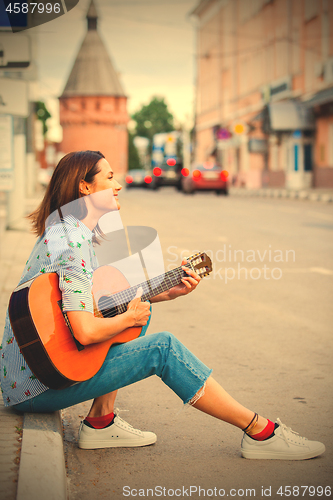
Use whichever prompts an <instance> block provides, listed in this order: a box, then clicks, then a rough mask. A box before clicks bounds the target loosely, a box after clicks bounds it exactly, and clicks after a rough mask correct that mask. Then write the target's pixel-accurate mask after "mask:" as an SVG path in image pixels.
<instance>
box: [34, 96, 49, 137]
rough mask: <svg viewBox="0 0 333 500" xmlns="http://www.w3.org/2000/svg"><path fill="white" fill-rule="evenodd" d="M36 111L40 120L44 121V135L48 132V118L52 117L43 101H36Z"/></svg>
mask: <svg viewBox="0 0 333 500" xmlns="http://www.w3.org/2000/svg"><path fill="white" fill-rule="evenodd" d="M35 113H36V115H37V118H38V120H40V121H41V122H42V123H43V135H45V134H46V132H47V125H46V120H48V119H49V118H51V115H50V113H49V111H48V109H47V108H46V106H45V103H44V102H42V101H37V102H35Z"/></svg>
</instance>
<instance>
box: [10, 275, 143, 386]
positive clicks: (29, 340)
mask: <svg viewBox="0 0 333 500" xmlns="http://www.w3.org/2000/svg"><path fill="white" fill-rule="evenodd" d="M129 287H130V285H129V283H128V282H127V280H126V278H125V277H124V275H123V274H122V273H121V272H120V271H118V270H117V269H115V268H113V267H111V266H103V267H101V268H98V269H97V270H96V271H95V272H94V280H93V296H94V299H95V302H96V303H98V300H99V299H100V297H102V296H105V295H110V294H114V293H117V292H119V291H122V290H125V289H126V288H129ZM61 299H62V296H61V292H60V290H59V279H58V275H57V273H46V274H42V275H40V276H38V278H36V279H34V280H31V281H29V282H26V283H24V284H22V285H20V286H19V287H17V289H16V290H15V291H14V292H13V294H12V296H11V299H10V303H9V316H10V321H11V324H12V328H13V332H14V335H15V338H16V340H17V343H18V345H19V347H20V349H21V352H22V354H23V356H24V357H25V359H26V361H27V363H28V365H29V367H30V369H31V371H32V372H33V373H34V374H35V375H36V377H37V378H38V379H39V380H40V381H41V382H42V383H43V384H45V385H46V386H47V387H50V388H51V389H64V388H66V387H69V386H71V385H73V384H74V383H76V382H82V381H84V380H88V379H89V378H91V377H93V376H94V375H95V374H96V373H97V372H98V370H99V369H100V368H101V366H102V364H103V362H104V360H105V357H106V355H107V353H108V351H109V349H110V347H111V345H112V344H115V343H123V342H128V341H130V340H133V339H135V338H137V337H138V336H139V335H140V333H141V330H142V328H141V327H133V328H128V329H127V330H124V331H123V332H121V333H119V334H118V335H115V336H114V337H113V338H112V339H110V340H108V341H105V342H100V343H97V344H90V345H88V346H84V347H83V348H82V350H79V349H78V346H77V343H76V342H75V340H74V338H73V336H72V333H71V331H70V329H69V327H68V326H67V324H66V321H65V318H64V315H63V313H62V310H61V306H60V304H61ZM95 315H98V316H102V315H101V313H100V311H99V310H96V311H95Z"/></svg>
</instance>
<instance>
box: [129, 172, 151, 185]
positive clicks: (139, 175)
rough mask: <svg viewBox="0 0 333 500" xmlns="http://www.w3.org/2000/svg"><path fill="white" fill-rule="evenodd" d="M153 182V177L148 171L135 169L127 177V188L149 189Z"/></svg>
mask: <svg viewBox="0 0 333 500" xmlns="http://www.w3.org/2000/svg"><path fill="white" fill-rule="evenodd" d="M151 181H152V177H151V175H149V172H147V170H144V169H143V168H142V169H139V168H137V169H133V170H129V171H128V174H127V175H126V177H125V182H126V187H127V188H132V187H148V186H149V184H150V183H151Z"/></svg>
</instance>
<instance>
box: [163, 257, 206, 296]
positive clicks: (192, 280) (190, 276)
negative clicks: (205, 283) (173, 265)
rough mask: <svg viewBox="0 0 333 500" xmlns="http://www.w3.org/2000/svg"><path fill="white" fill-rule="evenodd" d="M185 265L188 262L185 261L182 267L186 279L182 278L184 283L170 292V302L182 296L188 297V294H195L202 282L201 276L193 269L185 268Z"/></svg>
mask: <svg viewBox="0 0 333 500" xmlns="http://www.w3.org/2000/svg"><path fill="white" fill-rule="evenodd" d="M185 264H187V260H186V259H183V260H182V266H183V270H184V271H185V272H186V274H187V276H184V278H182V280H181V281H182V282H181V283H180V284H179V285H176V286H174V287H173V288H171V289H170V290H169V292H168V296H169V299H170V300H172V299H176V298H177V297H180V296H181V295H187V294H188V293H190V292H193V290H195V289H196V287H197V286H198V284H199V282H200V281H201V278H200V276H199V275H198V274H197V273H196V272H195V271H193V270H192V269H189V268H188V267H185Z"/></svg>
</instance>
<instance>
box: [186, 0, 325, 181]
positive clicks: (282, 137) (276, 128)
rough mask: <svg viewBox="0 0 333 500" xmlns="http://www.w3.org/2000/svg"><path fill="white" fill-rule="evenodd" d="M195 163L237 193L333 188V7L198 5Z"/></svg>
mask: <svg viewBox="0 0 333 500" xmlns="http://www.w3.org/2000/svg"><path fill="white" fill-rule="evenodd" d="M192 14H193V16H195V18H196V23H197V82H196V120H195V122H196V123H195V137H196V140H195V161H197V162H202V161H204V160H205V159H206V158H207V157H208V156H209V155H211V154H214V155H215V156H216V158H217V160H218V161H219V162H220V163H222V164H223V167H224V168H225V169H226V170H228V171H229V174H230V179H231V180H232V182H233V183H234V184H235V185H237V186H244V187H247V188H250V189H251V188H258V187H265V186H272V187H287V188H291V189H302V188H305V187H312V186H314V187H333V2H331V1H329V0H201V1H200V2H199V4H198V6H197V7H196V9H195V10H194V11H193V12H192Z"/></svg>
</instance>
